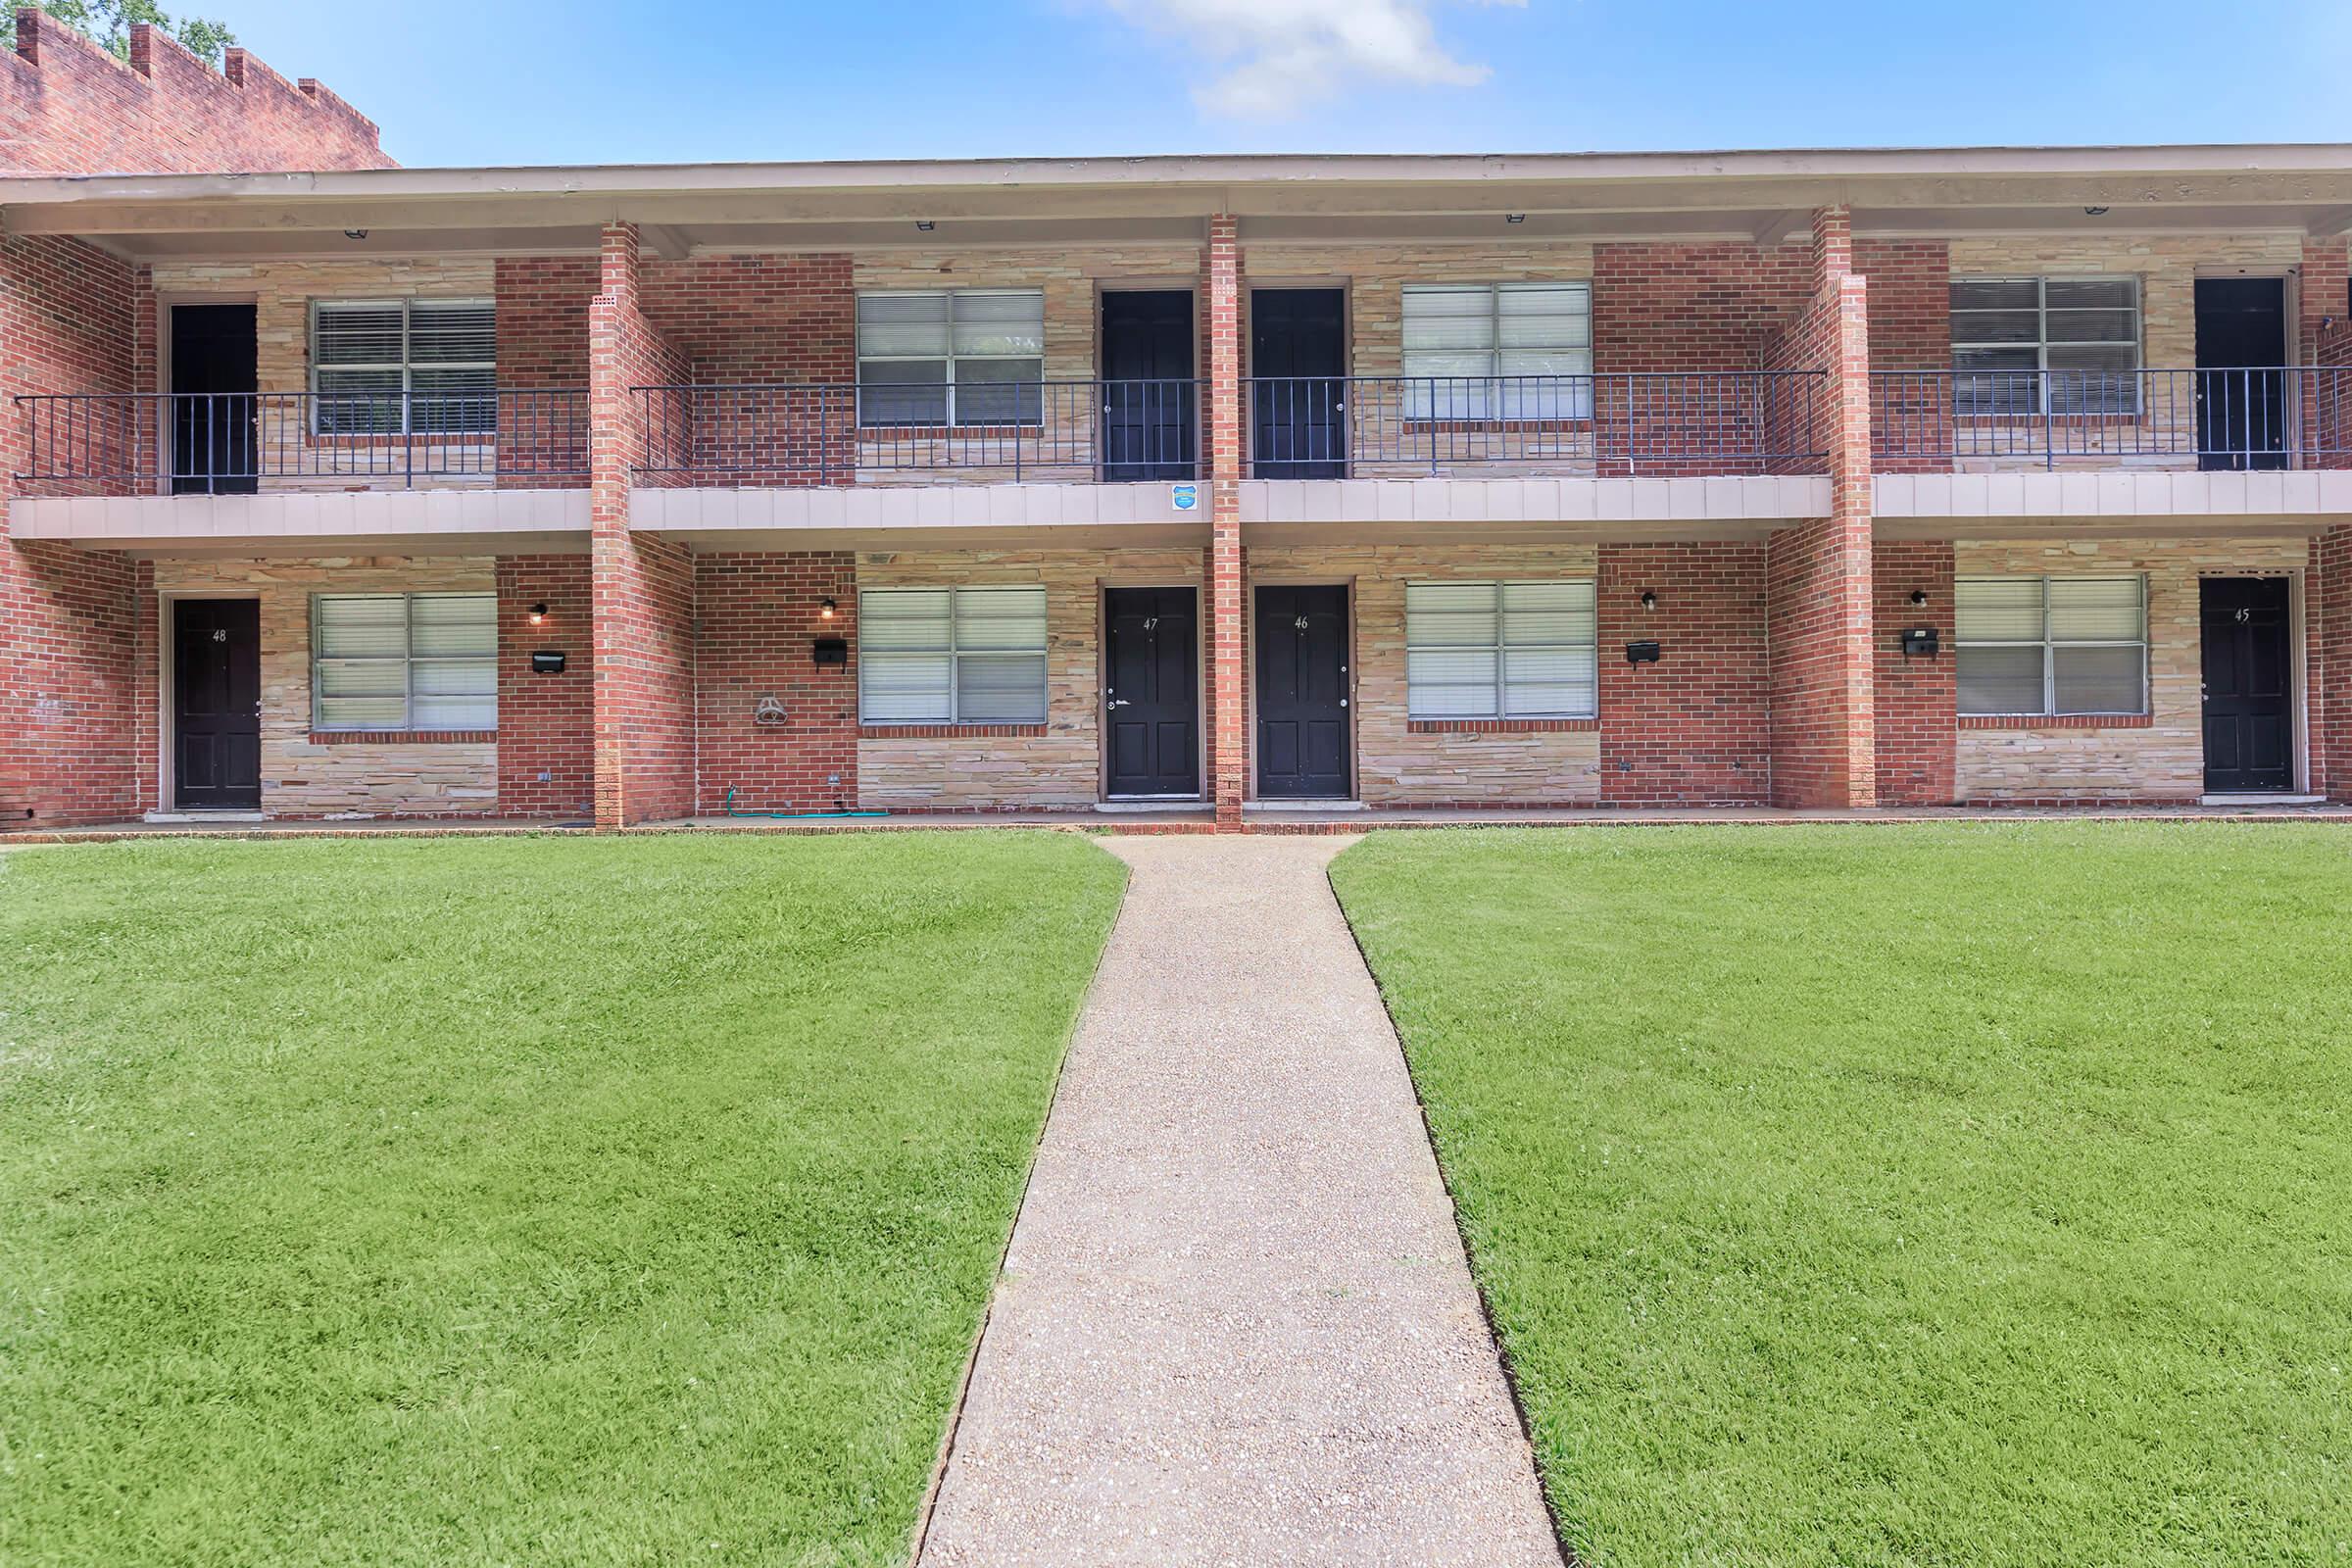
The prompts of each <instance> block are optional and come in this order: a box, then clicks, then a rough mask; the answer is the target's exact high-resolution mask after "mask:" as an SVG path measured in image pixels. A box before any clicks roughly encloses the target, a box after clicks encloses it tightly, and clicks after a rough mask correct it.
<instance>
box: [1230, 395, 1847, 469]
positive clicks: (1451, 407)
mask: <svg viewBox="0 0 2352 1568" xmlns="http://www.w3.org/2000/svg"><path fill="white" fill-rule="evenodd" d="M1827 380H1828V377H1827V376H1826V375H1825V374H1824V373H1823V372H1822V371H1819V370H1720V371H1716V370H1709V371H1689V372H1661V373H1654V374H1623V375H1447V376H1401V375H1398V376H1362V375H1351V376H1281V377H1275V376H1260V377H1256V378H1253V379H1251V380H1249V381H1247V382H1245V383H1244V386H1245V390H1246V395H1247V412H1246V414H1245V417H1244V430H1245V432H1246V434H1247V436H1248V439H1249V443H1250V452H1249V462H1250V471H1251V472H1252V473H1253V474H1255V475H1256V476H1257V477H1258V478H1261V479H1313V478H1339V477H1344V476H1359V477H1362V476H1381V475H1384V474H1394V473H1397V472H1398V471H1412V470H1418V471H1423V472H1428V473H1442V472H1445V471H1446V470H1447V469H1449V468H1452V467H1455V466H1476V465H1486V464H1518V465H1525V466H1527V467H1528V468H1530V469H1531V470H1537V471H1549V472H1554V473H1576V472H1591V473H1598V474H1634V473H1668V474H1677V473H1770V472H1799V471H1804V470H1805V469H1807V468H1810V467H1812V466H1815V465H1816V463H1817V461H1818V460H1819V458H1820V457H1821V446H1820V442H1819V440H1818V439H1817V434H1816V430H1817V426H1816V416H1817V415H1818V414H1820V413H1822V412H1824V408H1823V404H1822V399H1823V398H1824V397H1825V396H1826V392H1825V391H1824V388H1825V386H1826V384H1827Z"/></svg>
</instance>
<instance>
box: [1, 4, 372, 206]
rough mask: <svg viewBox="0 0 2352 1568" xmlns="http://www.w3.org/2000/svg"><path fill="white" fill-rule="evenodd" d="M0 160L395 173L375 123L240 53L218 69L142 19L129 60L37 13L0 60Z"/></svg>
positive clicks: (47, 169)
mask: <svg viewBox="0 0 2352 1568" xmlns="http://www.w3.org/2000/svg"><path fill="white" fill-rule="evenodd" d="M0 160H4V161H5V167H6V168H7V169H9V170H10V171H13V172H43V173H77V174H99V173H136V174H163V173H215V172H248V171H255V170H276V169H386V168H390V167H392V160H391V159H390V158H389V157H387V156H386V155H385V153H384V150H383V149H382V148H381V147H379V146H378V145H377V144H376V127H375V123H374V122H373V121H371V120H369V119H368V117H367V116H365V115H363V114H361V113H360V112H359V111H358V110H356V109H354V108H352V107H351V106H350V105H349V104H347V103H345V102H344V101H343V100H342V99H340V98H338V97H336V96H335V95H334V94H333V93H332V92H329V91H328V90H327V89H326V88H324V87H322V86H320V85H319V83H318V82H316V81H311V80H308V79H306V80H303V81H301V82H291V81H288V80H287V79H286V78H285V77H283V76H281V75H279V74H278V73H276V72H274V71H271V70H270V68H269V67H268V66H266V65H264V64H262V62H260V61H259V60H256V59H255V58H254V57H253V56H252V55H250V54H248V53H246V52H245V51H244V50H242V49H231V50H229V51H228V53H227V56H226V58H225V59H224V60H223V62H222V69H221V71H220V72H215V71H213V70H212V69H211V68H210V67H208V66H206V65H205V64H204V62H203V61H201V60H198V59H197V58H196V57H195V56H194V55H191V54H190V53H188V51H187V50H186V49H185V48H183V47H181V45H180V44H179V42H178V41H177V40H176V39H173V38H172V37H171V36H170V35H168V34H166V33H163V32H160V31H158V30H156V29H155V28H153V27H150V26H147V25H139V26H134V27H132V28H131V29H130V60H129V63H128V64H124V63H123V62H122V61H119V60H117V59H116V58H115V57H114V56H113V55H111V54H109V53H107V52H106V51H105V50H104V49H102V48H100V47H99V46H98V45H97V44H96V43H94V42H93V41H91V40H90V39H88V38H86V37H84V36H82V35H81V34H80V33H78V32H75V31H74V30H73V28H71V27H68V26H65V25H61V24H59V23H56V22H53V21H51V20H50V19H49V18H48V17H45V16H43V15H42V14H41V13H39V12H37V11H20V12H19V13H18V14H17V51H16V53H15V54H14V55H10V56H5V57H0Z"/></svg>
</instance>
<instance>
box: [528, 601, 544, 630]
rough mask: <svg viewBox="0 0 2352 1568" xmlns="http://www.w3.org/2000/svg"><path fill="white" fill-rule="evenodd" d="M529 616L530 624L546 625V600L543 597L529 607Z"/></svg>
mask: <svg viewBox="0 0 2352 1568" xmlns="http://www.w3.org/2000/svg"><path fill="white" fill-rule="evenodd" d="M530 616H531V624H532V625H534V626H544V625H546V624H547V601H546V600H544V599H542V600H541V601H539V603H537V604H535V605H533V606H532V607H531V609H530Z"/></svg>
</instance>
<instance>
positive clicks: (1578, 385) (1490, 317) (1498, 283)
mask: <svg viewBox="0 0 2352 1568" xmlns="http://www.w3.org/2000/svg"><path fill="white" fill-rule="evenodd" d="M1473 289H1478V290H1483V291H1485V293H1486V296H1487V317H1486V320H1487V332H1488V343H1487V347H1486V349H1485V351H1484V352H1485V353H1486V356H1487V368H1486V370H1485V371H1484V372H1483V379H1485V380H1486V381H1487V382H1488V383H1489V384H1490V385H1492V386H1494V387H1495V390H1496V391H1497V392H1499V391H1501V390H1502V383H1503V382H1504V381H1505V380H1506V379H1510V378H1512V372H1509V371H1506V370H1504V369H1503V368H1502V356H1503V353H1504V349H1503V342H1502V323H1503V311H1502V300H1503V296H1504V295H1505V294H1509V293H1537V292H1558V293H1572V294H1575V295H1577V296H1578V297H1579V298H1580V299H1581V300H1582V301H1583V302H1584V311H1583V313H1582V314H1583V317H1584V323H1585V342H1584V347H1583V348H1581V349H1560V350H1553V351H1550V352H1556V353H1564V354H1581V355H1583V356H1584V362H1585V368H1583V369H1581V370H1567V371H1559V372H1531V373H1550V374H1552V377H1553V379H1554V380H1556V381H1558V382H1559V383H1560V388H1559V392H1560V394H1561V395H1560V396H1559V397H1558V399H1557V406H1556V407H1548V408H1544V409H1542V410H1540V411H1537V412H1534V413H1516V412H1512V411H1510V410H1508V409H1503V410H1497V409H1496V408H1495V407H1494V406H1493V405H1494V403H1495V401H1507V400H1497V399H1491V398H1489V397H1487V396H1485V395H1482V396H1481V397H1480V398H1479V399H1478V403H1479V405H1480V407H1478V408H1477V409H1475V410H1473V411H1470V412H1453V411H1446V412H1440V411H1439V410H1438V409H1437V408H1436V407H1435V406H1434V405H1435V402H1436V398H1435V393H1436V387H1437V383H1439V382H1441V381H1459V380H1473V379H1480V378H1481V377H1478V376H1462V375H1458V374H1448V375H1433V374H1430V373H1428V372H1426V371H1416V370H1414V369H1413V368H1412V356H1413V355H1414V354H1415V353H1416V352H1419V353H1424V354H1428V353H1473V352H1477V351H1475V350H1455V349H1436V350H1432V349H1422V350H1418V351H1416V350H1414V349H1412V348H1409V347H1407V346H1406V344H1405V341H1404V340H1405V337H1406V335H1407V333H1408V332H1409V331H1410V329H1411V319H1412V308H1411V306H1410V304H1409V303H1408V302H1409V301H1410V300H1411V299H1412V298H1413V296H1415V295H1416V294H1441V293H1453V294H1459V293H1466V292H1468V291H1470V290H1473ZM1397 375H1398V376H1399V378H1401V379H1402V381H1403V382H1404V396H1403V398H1402V400H1401V401H1402V404H1403V410H1404V417H1406V418H1407V419H1416V420H1426V421H1429V422H1432V423H1435V422H1439V421H1444V420H1480V421H1493V420H1552V421H1574V420H1581V419H1590V418H1591V417H1593V280H1592V279H1591V278H1589V277H1558V278H1543V277H1521V278H1509V279H1495V280H1489V281H1479V280H1477V279H1462V280H1458V281H1439V280H1422V281H1417V282H1411V283H1405V284H1402V285H1401V286H1400V287H1399V288H1398V290H1397ZM1420 387H1426V389H1427V390H1426V392H1417V391H1416V388H1420Z"/></svg>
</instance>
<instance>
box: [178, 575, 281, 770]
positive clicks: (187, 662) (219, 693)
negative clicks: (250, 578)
mask: <svg viewBox="0 0 2352 1568" xmlns="http://www.w3.org/2000/svg"><path fill="white" fill-rule="evenodd" d="M172 688H173V692H172V769H173V771H172V780H173V784H172V800H173V803H174V804H175V805H176V806H177V807H178V808H179V809H181V810H183V811H207V810H210V811H251V810H256V809H260V807H261V804H262V607H261V602H260V601H259V600H254V599H182V600H180V601H179V602H178V603H177V604H175V605H174V606H172Z"/></svg>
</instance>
